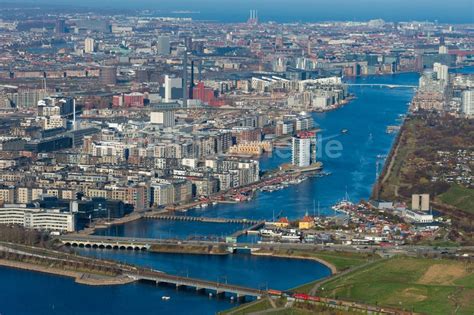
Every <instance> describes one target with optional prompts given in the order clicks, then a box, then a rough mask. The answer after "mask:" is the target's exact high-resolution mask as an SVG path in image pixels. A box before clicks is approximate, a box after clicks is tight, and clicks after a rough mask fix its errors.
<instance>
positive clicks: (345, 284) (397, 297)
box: [319, 258, 474, 314]
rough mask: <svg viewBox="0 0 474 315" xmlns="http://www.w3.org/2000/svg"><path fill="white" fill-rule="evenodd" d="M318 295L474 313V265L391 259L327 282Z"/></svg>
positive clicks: (423, 309)
mask: <svg viewBox="0 0 474 315" xmlns="http://www.w3.org/2000/svg"><path fill="white" fill-rule="evenodd" d="M319 294H320V295H323V296H327V297H333V298H340V299H344V300H353V301H360V302H364V303H368V304H373V305H376V304H378V305H385V306H390V307H396V308H401V309H406V310H409V311H413V310H414V311H415V312H422V313H427V314H453V313H454V311H455V310H456V309H457V313H456V314H474V265H473V264H467V263H465V262H458V261H451V260H429V259H421V258H394V259H389V260H382V261H380V262H377V263H375V264H373V265H371V266H369V267H367V268H364V269H362V270H357V271H355V272H351V273H349V274H347V275H345V276H342V277H341V278H338V279H335V280H334V281H330V282H328V283H326V284H324V286H323V287H322V288H321V290H320V292H319Z"/></svg>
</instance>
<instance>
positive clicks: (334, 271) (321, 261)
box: [252, 252, 337, 275]
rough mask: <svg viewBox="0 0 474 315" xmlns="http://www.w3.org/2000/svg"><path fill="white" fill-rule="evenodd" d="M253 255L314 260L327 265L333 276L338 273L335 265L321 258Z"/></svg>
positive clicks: (266, 254)
mask: <svg viewBox="0 0 474 315" xmlns="http://www.w3.org/2000/svg"><path fill="white" fill-rule="evenodd" d="M252 255H255V256H268V257H278V258H290V259H306V260H313V261H316V262H318V263H320V264H323V265H325V266H326V267H328V268H329V269H330V270H331V274H332V275H335V274H336V273H337V268H336V266H334V265H333V264H331V263H330V262H327V261H325V260H323V259H321V258H317V257H306V256H299V255H285V254H274V253H268V252H266V253H265V252H263V253H262V252H260V253H259V252H252Z"/></svg>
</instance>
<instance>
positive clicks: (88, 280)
mask: <svg viewBox="0 0 474 315" xmlns="http://www.w3.org/2000/svg"><path fill="white" fill-rule="evenodd" d="M0 266H2V267H7V268H14V269H21V270H28V271H34V272H40V273H46V274H51V275H55V276H62V277H68V278H73V279H74V281H75V282H76V283H79V284H84V285H90V286H110V285H122V284H128V283H132V282H134V281H135V280H133V279H131V278H128V277H122V276H120V277H107V276H102V275H100V276H99V275H93V274H87V273H82V272H76V271H70V270H62V269H59V268H51V267H45V266H40V265H35V264H31V263H25V262H18V261H10V260H6V259H0Z"/></svg>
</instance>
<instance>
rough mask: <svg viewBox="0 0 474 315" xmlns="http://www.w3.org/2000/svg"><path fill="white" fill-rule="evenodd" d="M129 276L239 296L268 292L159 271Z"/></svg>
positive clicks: (259, 295) (253, 295) (201, 290)
mask: <svg viewBox="0 0 474 315" xmlns="http://www.w3.org/2000/svg"><path fill="white" fill-rule="evenodd" d="M126 275H127V276H128V277H130V278H132V279H134V280H138V281H151V282H154V283H156V284H157V285H158V284H168V285H169V284H171V285H174V286H176V288H177V289H178V288H181V287H185V288H194V289H195V290H196V291H197V292H203V291H212V293H214V294H215V295H217V296H219V295H225V294H226V293H228V294H232V295H235V296H236V297H237V298H245V297H246V296H250V297H257V298H260V297H261V296H263V295H266V294H267V291H265V290H260V289H254V288H249V287H244V286H239V285H233V284H228V283H227V282H225V283H223V282H216V281H209V280H202V279H196V278H189V277H181V276H175V275H170V274H167V273H164V272H159V271H151V270H148V271H147V270H146V271H140V272H138V273H133V274H126Z"/></svg>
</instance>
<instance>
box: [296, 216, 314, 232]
mask: <svg viewBox="0 0 474 315" xmlns="http://www.w3.org/2000/svg"><path fill="white" fill-rule="evenodd" d="M298 227H299V228H300V229H301V230H308V229H312V228H313V227H314V219H313V218H312V217H310V216H308V215H305V216H304V217H303V219H301V220H300V221H299V222H298Z"/></svg>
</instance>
